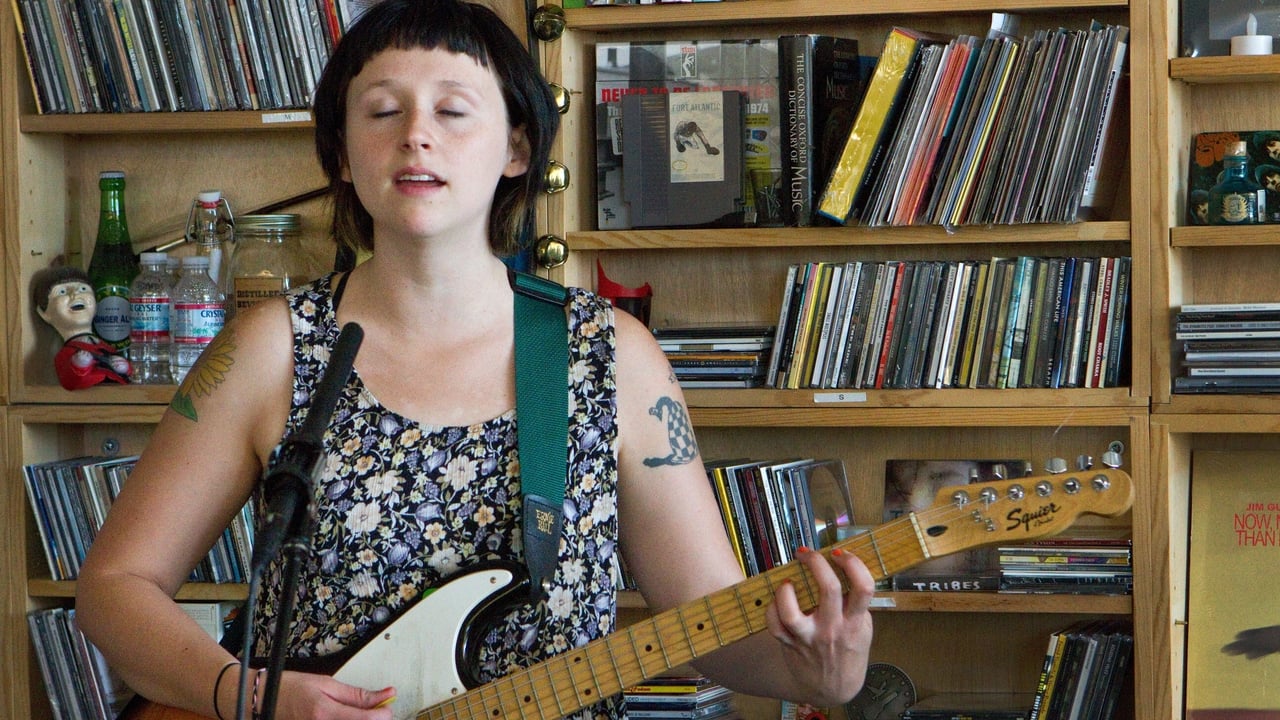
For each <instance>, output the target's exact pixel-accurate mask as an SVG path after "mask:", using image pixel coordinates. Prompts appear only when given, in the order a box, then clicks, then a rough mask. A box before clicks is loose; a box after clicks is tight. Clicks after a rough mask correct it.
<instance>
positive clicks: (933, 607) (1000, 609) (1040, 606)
mask: <svg viewBox="0 0 1280 720" xmlns="http://www.w3.org/2000/svg"><path fill="white" fill-rule="evenodd" d="M876 598H877V600H878V601H879V602H889V601H891V602H892V603H893V607H884V606H882V605H880V604H879V603H877V604H876V605H875V606H873V607H872V609H873V610H884V611H890V612H979V613H1072V614H1080V613H1087V614H1098V615H1129V614H1132V613H1133V597H1132V596H1129V595H1067V594H1064V593H1052V594H1043V595H1034V594H1026V595H1022V594H1016V593H929V592H923V593H903V592H884V593H876Z"/></svg>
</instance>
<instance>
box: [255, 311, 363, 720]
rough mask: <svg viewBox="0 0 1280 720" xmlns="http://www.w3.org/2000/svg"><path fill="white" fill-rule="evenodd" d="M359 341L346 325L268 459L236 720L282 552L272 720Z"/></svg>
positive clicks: (266, 718) (265, 712)
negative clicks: (264, 586) (319, 489)
mask: <svg viewBox="0 0 1280 720" xmlns="http://www.w3.org/2000/svg"><path fill="white" fill-rule="evenodd" d="M363 339H364V330H363V329H361V327H360V326H359V325H357V324H355V323H347V324H346V325H343V326H342V331H341V332H340V333H339V334H338V340H337V342H336V343H335V344H334V346H333V352H332V353H330V355H329V364H328V366H327V367H326V368H325V371H324V375H322V376H321V378H320V383H319V384H318V385H317V386H316V393H315V396H314V397H313V398H312V403H311V409H310V410H308V411H307V418H306V420H305V421H303V423H302V427H301V428H300V429H299V431H298V432H297V433H295V434H294V435H293V436H291V437H288V438H285V439H284V440H283V441H282V442H281V443H280V444H279V445H277V446H276V449H275V450H274V451H273V452H272V453H271V462H270V464H269V466H268V468H267V472H266V477H265V479H264V480H263V494H264V499H265V501H266V504H267V514H266V517H264V518H263V523H262V525H263V530H262V532H261V533H258V534H257V536H256V537H255V538H254V547H253V559H252V562H251V568H250V574H249V599H248V601H247V603H246V607H245V612H246V614H247V616H246V622H245V632H244V645H243V648H242V650H241V653H240V689H239V693H238V695H237V698H236V718H237V719H238V720H245V714H244V713H245V705H246V701H247V700H248V698H249V696H250V690H249V675H250V672H251V671H250V668H249V660H250V656H251V654H252V648H253V625H254V612H255V606H256V605H257V595H258V590H259V586H260V584H261V581H262V575H263V574H264V572H265V571H266V569H267V566H268V565H269V564H270V563H271V561H272V559H273V558H274V557H275V556H276V555H277V553H279V552H283V553H284V557H285V566H284V570H283V572H284V578H283V587H282V592H281V594H280V607H279V608H278V613H277V617H276V625H275V634H274V636H273V638H274V639H273V641H272V643H271V653H270V656H269V659H268V662H267V667H266V672H267V684H266V688H265V689H264V691H263V699H262V708H261V712H260V713H259V715H258V718H261V719H262V720H271V718H273V717H274V716H275V706H276V696H277V695H278V693H279V690H280V675H281V673H282V671H283V670H284V655H285V650H286V648H287V646H288V642H287V641H288V634H289V625H290V622H291V619H292V617H293V610H294V603H295V601H296V596H297V594H298V576H299V574H300V571H301V566H302V559H303V558H304V557H305V556H306V554H307V552H308V551H309V550H310V548H311V536H312V534H313V532H314V526H315V513H314V512H313V508H312V506H311V499H312V495H313V492H314V488H315V486H316V482H317V480H318V479H319V476H320V473H321V471H322V469H323V465H324V442H323V440H324V431H325V429H326V428H327V427H328V426H329V420H330V419H331V418H332V416H333V411H334V408H335V407H336V406H337V404H338V399H339V397H340V396H341V394H342V389H343V388H344V387H345V386H346V384H347V380H348V378H350V376H351V367H352V365H353V364H354V363H355V359H356V352H357V351H358V350H359V349H360V343H361V341H362V340H363ZM255 690H256V687H255Z"/></svg>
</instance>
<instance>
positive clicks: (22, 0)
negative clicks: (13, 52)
mask: <svg viewBox="0 0 1280 720" xmlns="http://www.w3.org/2000/svg"><path fill="white" fill-rule="evenodd" d="M12 5H13V22H14V25H16V26H17V31H18V40H19V42H21V43H22V47H23V49H24V50H25V51H26V58H27V77H28V78H29V79H30V80H31V90H32V94H33V95H34V96H35V100H36V112H38V113H40V114H44V113H48V112H52V104H51V102H50V100H49V96H48V93H49V78H48V70H47V68H45V66H44V61H43V59H42V58H41V55H40V49H39V44H38V40H37V34H36V32H35V30H36V26H35V22H34V20H33V19H32V17H31V7H30V0H12Z"/></svg>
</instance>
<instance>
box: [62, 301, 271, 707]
mask: <svg viewBox="0 0 1280 720" xmlns="http://www.w3.org/2000/svg"><path fill="white" fill-rule="evenodd" d="M291 337H292V336H291V331H290V327H289V318H288V313H287V311H286V310H285V307H284V305H283V303H282V302H271V303H262V304H261V305H260V306H258V307H255V308H254V309H253V310H252V311H249V312H245V313H241V315H240V316H239V317H237V319H236V320H235V321H233V322H232V323H229V324H228V325H227V327H226V328H224V329H223V331H222V332H221V333H220V334H219V335H218V336H217V338H215V340H214V343H213V345H211V346H210V348H209V349H208V350H207V351H206V352H205V353H204V355H203V356H202V357H201V359H200V361H199V363H198V364H197V365H196V367H195V368H194V369H192V370H191V372H190V373H189V375H188V376H187V379H186V380H185V381H184V383H183V385H182V387H181V388H180V389H179V390H178V393H177V395H176V396H175V401H174V402H173V404H172V405H171V407H170V408H169V409H168V410H167V411H166V412H165V414H164V417H163V418H162V419H161V421H160V423H159V424H158V426H157V427H156V429H155V431H154V433H153V434H152V436H151V440H150V442H149V443H148V445H147V448H146V450H145V451H144V452H143V453H142V457H141V458H140V459H139V461H138V463H137V466H136V467H135V468H134V470H133V471H132V472H131V473H130V475H129V479H128V480H127V481H126V482H125V484H124V487H123V490H122V492H121V493H120V496H119V497H118V498H117V499H116V500H115V501H114V502H113V503H112V507H111V512H110V513H109V515H108V517H107V520H106V522H105V524H104V525H103V527H102V529H101V531H100V532H99V534H98V535H97V537H96V538H95V539H94V543H93V546H92V547H91V549H90V552H89V554H88V557H87V558H86V560H85V563H84V566H83V568H82V570H81V573H80V576H79V578H78V580H77V583H76V587H77V598H76V615H77V622H78V623H79V625H80V627H81V628H82V630H83V631H84V632H85V634H86V636H88V638H89V639H90V640H91V641H92V642H93V643H94V644H95V645H96V646H97V647H98V648H99V649H100V650H101V651H102V652H103V654H104V655H105V657H106V659H107V661H108V663H109V664H110V665H111V666H112V668H114V669H115V670H116V671H117V672H119V673H120V675H121V677H122V678H123V679H124V680H125V682H126V683H127V684H128V685H129V686H130V687H131V688H133V689H134V690H136V691H137V692H138V693H140V694H141V695H143V696H144V697H147V698H148V699H151V700H153V701H156V702H159V703H161V704H164V705H170V706H174V707H180V708H183V709H186V710H190V711H193V712H196V713H199V714H202V715H206V716H209V717H216V714H215V708H214V706H213V690H214V682H215V680H216V678H217V676H218V673H219V671H220V670H221V669H222V668H223V667H224V666H225V665H226V664H227V663H229V662H231V661H232V660H233V658H232V656H231V655H230V654H229V653H227V652H226V651H225V650H223V649H222V648H220V647H219V646H218V645H217V643H215V642H214V641H213V640H212V638H210V637H209V636H208V635H207V634H206V633H205V632H204V631H203V630H202V629H201V628H200V627H199V626H198V625H197V624H196V623H195V622H194V621H193V620H191V619H190V618H189V617H188V616H187V615H186V613H184V612H182V610H181V609H180V608H179V607H178V606H177V605H176V604H175V603H174V602H173V599H172V598H173V596H174V594H175V593H176V592H177V591H178V589H179V588H180V587H181V586H182V584H183V583H184V582H185V581H186V579H187V577H188V576H189V574H190V572H191V569H192V568H193V567H194V566H195V565H196V563H197V562H199V561H200V559H201V558H203V557H204V556H205V555H206V554H207V553H208V551H209V548H210V547H212V545H213V543H214V542H215V541H216V539H217V538H218V536H219V535H220V534H221V533H222V531H223V530H224V529H225V528H226V526H227V524H228V523H229V522H230V520H231V518H232V517H233V516H234V515H235V513H237V512H238V511H239V510H240V508H241V507H242V506H243V505H244V503H245V502H246V501H247V500H248V498H249V496H250V494H251V492H252V490H253V488H254V485H255V484H256V483H257V481H258V478H259V476H260V475H261V472H262V468H263V466H264V463H265V461H266V458H267V457H268V453H269V452H270V450H271V448H272V447H274V445H275V443H277V442H278V441H279V439H280V437H281V436H282V434H283V432H284V424H285V420H286V418H287V414H288V409H289V401H290V395H291V392H292V372H293V356H292V350H291ZM237 677H238V672H237V671H236V669H235V668H232V669H231V670H229V671H228V672H227V674H226V676H225V678H224V680H223V690H224V697H234V695H230V696H228V695H226V694H225V689H226V687H227V686H228V685H231V686H232V687H234V682H233V681H234V680H235V679H236V678H237ZM217 709H218V710H220V711H221V713H222V717H226V718H230V717H232V715H233V713H234V702H233V703H232V705H231V707H227V706H226V705H225V704H223V705H221V706H220V707H219V708H217Z"/></svg>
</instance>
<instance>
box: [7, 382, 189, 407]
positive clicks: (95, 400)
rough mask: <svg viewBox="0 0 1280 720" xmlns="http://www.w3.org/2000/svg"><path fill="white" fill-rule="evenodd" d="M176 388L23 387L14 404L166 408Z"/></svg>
mask: <svg viewBox="0 0 1280 720" xmlns="http://www.w3.org/2000/svg"><path fill="white" fill-rule="evenodd" d="M176 389H177V386H175V385H95V386H94V387H89V388H83V389H81V390H75V391H70V390H64V389H63V388H62V387H60V386H58V385H21V386H18V387H16V388H14V391H13V397H12V398H11V401H12V402H13V403H39V404H61V405H86V404H107V405H167V404H168V403H169V401H170V400H172V399H173V392H174V390H176Z"/></svg>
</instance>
